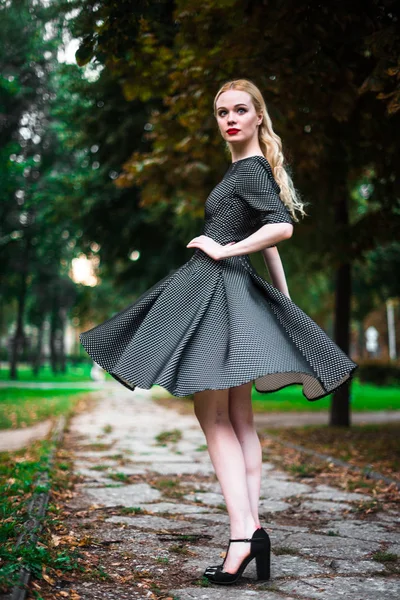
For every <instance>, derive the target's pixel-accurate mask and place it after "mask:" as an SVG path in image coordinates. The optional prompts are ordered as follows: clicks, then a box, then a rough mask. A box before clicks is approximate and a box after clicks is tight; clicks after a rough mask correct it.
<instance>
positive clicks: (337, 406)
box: [329, 180, 351, 427]
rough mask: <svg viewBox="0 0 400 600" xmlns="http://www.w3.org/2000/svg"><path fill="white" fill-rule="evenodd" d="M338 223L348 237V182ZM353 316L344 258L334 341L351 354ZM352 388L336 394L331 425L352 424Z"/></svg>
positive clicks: (340, 190) (339, 195)
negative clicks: (351, 322)
mask: <svg viewBox="0 0 400 600" xmlns="http://www.w3.org/2000/svg"><path fill="white" fill-rule="evenodd" d="M335 225H336V227H337V231H338V234H339V235H340V236H341V237H342V239H343V240H344V239H345V233H346V229H347V228H348V226H349V211H348V197H347V189H346V185H345V181H344V180H342V181H341V182H337V185H336V197H335ZM350 317H351V263H350V262H349V261H348V260H346V258H343V257H342V259H341V261H340V263H339V265H338V267H337V270H336V281H335V318H334V326H333V331H334V340H335V342H336V344H337V345H338V346H339V348H341V349H342V350H343V352H346V354H348V353H349V346H350ZM349 392H350V389H349V384H345V385H342V386H341V387H340V388H339V389H338V390H337V391H336V392H334V393H333V397H332V402H331V410H330V420H329V424H330V425H331V426H340V427H349V426H350V394H349Z"/></svg>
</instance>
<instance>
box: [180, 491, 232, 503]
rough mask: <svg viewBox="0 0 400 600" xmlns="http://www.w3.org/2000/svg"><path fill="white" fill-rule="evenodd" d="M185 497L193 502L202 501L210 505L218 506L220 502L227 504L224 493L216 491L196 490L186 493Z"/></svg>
mask: <svg viewBox="0 0 400 600" xmlns="http://www.w3.org/2000/svg"><path fill="white" fill-rule="evenodd" d="M184 498H185V499H186V500H190V501H191V502H201V503H202V504H206V505H209V506H218V504H224V505H225V500H224V497H223V495H222V494H216V493H215V492H195V493H193V494H186V495H185V496H184Z"/></svg>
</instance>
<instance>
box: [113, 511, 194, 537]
mask: <svg viewBox="0 0 400 600" xmlns="http://www.w3.org/2000/svg"><path fill="white" fill-rule="evenodd" d="M105 521H106V522H107V523H116V524H124V525H129V527H133V528H143V529H151V530H154V531H155V530H157V531H164V530H165V531H168V530H171V531H175V530H182V531H184V532H185V533H187V534H194V533H198V532H199V531H201V530H202V528H203V525H202V524H201V523H198V522H194V523H188V522H187V521H178V520H176V519H166V518H165V517H157V516H156V515H140V514H139V515H135V516H132V517H126V516H123V515H113V516H112V517H109V518H108V519H105Z"/></svg>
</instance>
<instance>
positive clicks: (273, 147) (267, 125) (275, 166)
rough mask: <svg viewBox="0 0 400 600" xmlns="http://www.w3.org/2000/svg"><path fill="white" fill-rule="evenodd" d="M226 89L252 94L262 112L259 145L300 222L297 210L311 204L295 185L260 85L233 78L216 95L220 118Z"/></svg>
mask: <svg viewBox="0 0 400 600" xmlns="http://www.w3.org/2000/svg"><path fill="white" fill-rule="evenodd" d="M227 90H240V91H243V92H247V93H248V94H249V95H250V97H251V100H252V102H253V105H254V108H255V110H256V113H257V114H260V113H262V115H263V120H262V122H261V124H260V125H259V127H258V141H259V144H260V148H261V151H262V153H263V155H264V156H265V158H266V159H267V160H268V162H269V164H270V165H271V169H272V173H273V175H274V179H275V181H276V182H277V184H278V185H279V187H280V188H281V191H280V194H279V196H280V198H281V200H282V202H283V203H284V204H285V205H286V206H287V208H288V210H289V212H290V214H291V215H292V217H293V219H294V220H295V221H297V222H298V221H299V219H298V218H297V215H296V213H295V211H296V210H298V211H299V212H300V214H301V215H303V216H305V215H307V213H306V212H305V210H304V206H305V205H306V204H308V202H307V203H304V202H302V200H301V198H300V195H299V193H298V191H297V190H296V188H295V187H294V184H293V181H292V178H291V176H290V174H289V172H288V170H287V163H286V160H285V157H284V155H283V151H282V140H281V138H280V137H279V135H277V134H276V133H275V131H274V130H273V128H272V121H271V117H270V116H269V114H268V110H267V106H266V104H265V100H264V98H263V95H262V93H261V92H260V90H259V89H258V87H257V86H256V85H255V84H254V83H252V82H251V81H249V80H248V79H234V80H232V81H227V82H226V83H224V85H223V86H222V87H221V88H220V89H219V90H218V92H217V95H216V96H215V98H214V116H215V117H217V108H216V105H217V100H218V98H219V96H220V95H221V94H222V93H223V92H226V91H227ZM226 146H227V148H228V149H229V144H228V142H226ZM285 167H286V168H285Z"/></svg>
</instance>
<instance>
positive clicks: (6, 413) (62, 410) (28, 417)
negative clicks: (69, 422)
mask: <svg viewBox="0 0 400 600" xmlns="http://www.w3.org/2000/svg"><path fill="white" fill-rule="evenodd" d="M83 391H85V394H90V393H92V392H87V391H86V390H84V388H83V389H81V390H80V389H23V388H11V387H10V388H1V389H0V430H1V429H15V428H18V427H29V426H30V425H34V424H36V423H38V422H40V421H44V420H45V419H48V418H53V417H56V416H58V415H62V414H63V415H68V414H70V413H71V411H72V409H73V408H74V406H75V405H76V403H77V402H78V401H79V399H80V398H81V397H82V392H83Z"/></svg>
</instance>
